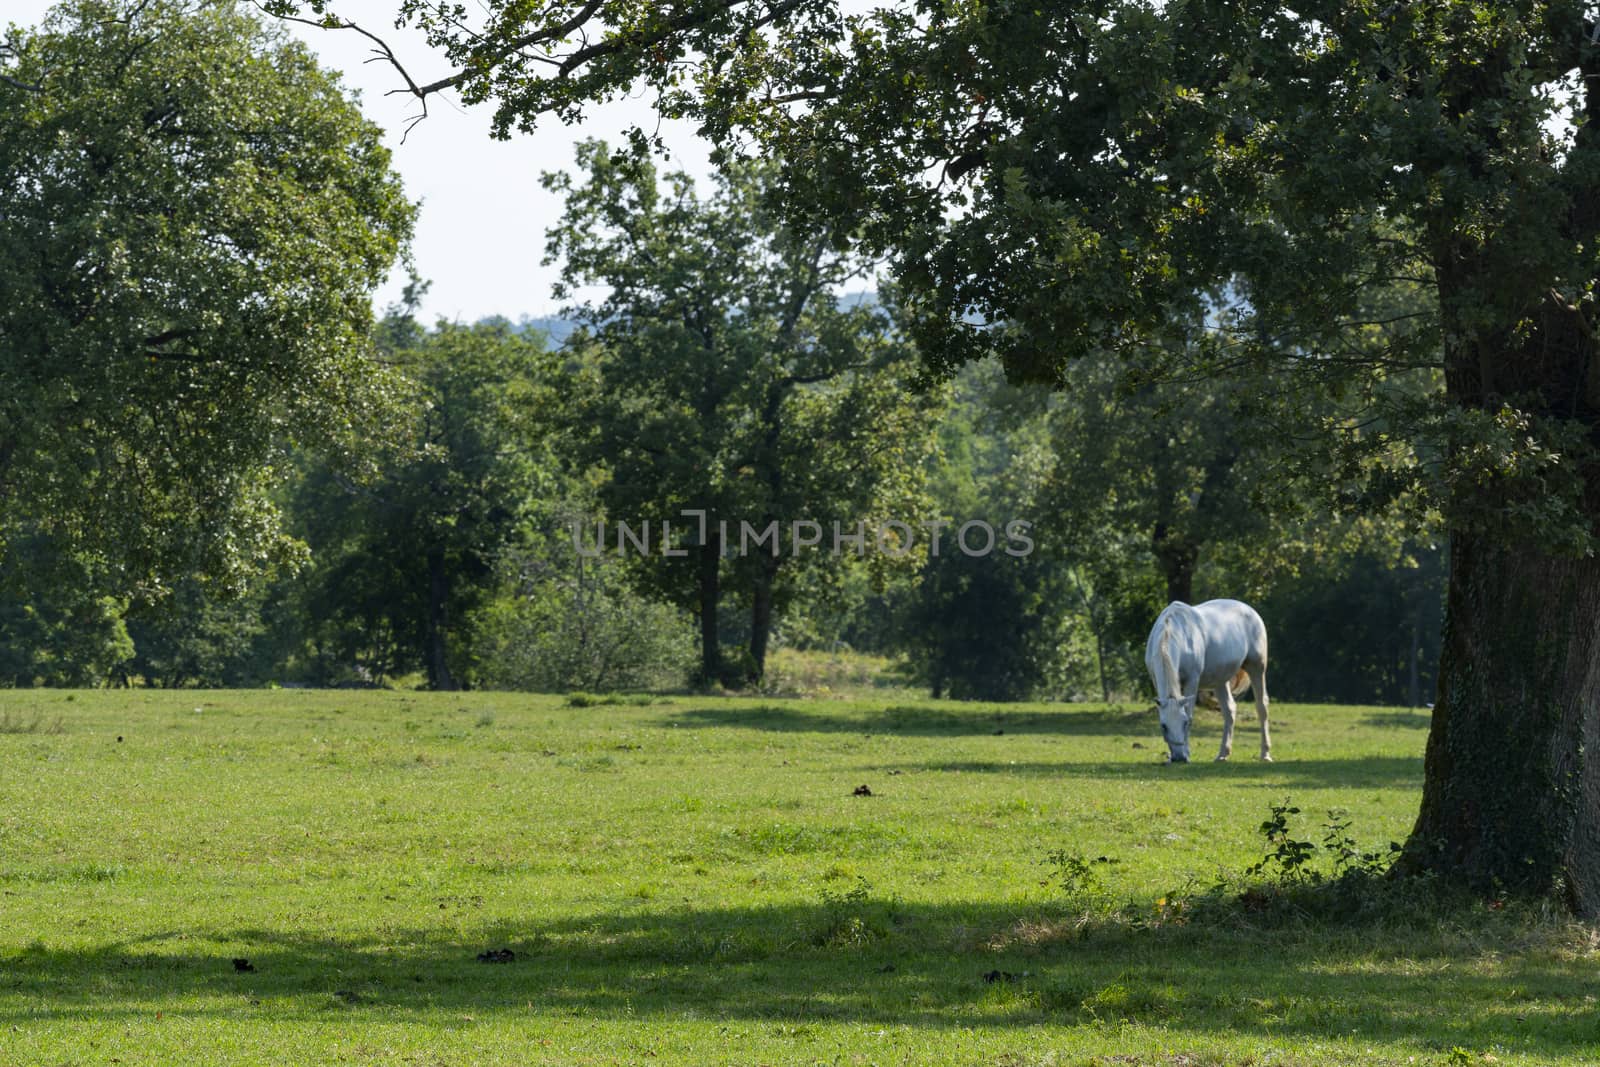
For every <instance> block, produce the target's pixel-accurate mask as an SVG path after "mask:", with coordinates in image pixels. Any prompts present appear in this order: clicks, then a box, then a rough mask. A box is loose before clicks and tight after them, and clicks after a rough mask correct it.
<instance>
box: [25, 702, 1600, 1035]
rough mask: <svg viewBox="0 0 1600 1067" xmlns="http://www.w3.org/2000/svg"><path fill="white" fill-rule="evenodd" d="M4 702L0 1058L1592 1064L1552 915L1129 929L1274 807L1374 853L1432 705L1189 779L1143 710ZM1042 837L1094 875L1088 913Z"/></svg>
mask: <svg viewBox="0 0 1600 1067" xmlns="http://www.w3.org/2000/svg"><path fill="white" fill-rule="evenodd" d="M0 714H8V715H11V716H14V717H16V720H17V721H33V720H34V719H36V718H37V719H38V720H39V721H42V722H46V723H48V722H52V721H54V720H56V719H57V718H59V719H60V722H61V731H60V732H59V733H45V732H42V731H41V732H21V733H7V734H3V735H0V760H3V766H4V767H5V778H4V782H5V785H4V788H3V791H0V1062H17V1063H35V1062H48V1063H54V1062H85V1063H88V1062H94V1063H104V1062H110V1061H111V1060H113V1059H118V1060H120V1061H121V1062H123V1063H162V1064H165V1063H174V1062H182V1061H184V1060H190V1061H194V1062H203V1063H261V1062H293V1063H322V1062H334V1061H336V1060H339V1059H341V1058H342V1059H343V1061H345V1062H351V1063H388V1062H395V1063H426V1064H434V1063H446V1064H458V1063H459V1064H482V1063H506V1064H512V1063H551V1064H556V1063H563V1064H564V1063H632V1062H638V1063H645V1062H650V1063H683V1064H699V1063H740V1064H750V1063H811V1062H826V1063H834V1062H839V1063H858V1062H859V1063H907V1062H909V1063H990V1064H1046V1063H1085V1062H1094V1061H1095V1058H1096V1057H1099V1062H1103V1063H1121V1064H1130V1063H1132V1064H1137V1063H1148V1064H1206V1063H1229V1064H1232V1063H1263V1064H1264V1063H1280V1064H1320V1063H1396V1064H1402V1063H1413V1062H1414V1063H1451V1062H1474V1063H1476V1062H1493V1061H1491V1060H1487V1059H1485V1058H1484V1057H1485V1056H1490V1057H1494V1060H1495V1061H1498V1062H1502V1063H1526V1064H1547V1063H1570V1064H1579V1063H1590V1062H1594V1061H1595V1060H1596V1059H1597V1058H1600V1014H1597V1012H1596V1004H1595V1000H1594V998H1595V996H1596V995H1597V994H1600V979H1597V977H1596V962H1597V960H1600V956H1597V954H1596V948H1595V944H1594V942H1593V941H1592V940H1591V935H1590V933H1589V931H1588V930H1586V929H1584V928H1580V927H1576V926H1573V925H1571V924H1567V923H1563V922H1559V921H1557V920H1554V919H1546V920H1539V919H1538V918H1537V917H1534V916H1530V915H1528V914H1526V913H1525V912H1517V911H1516V909H1514V908H1513V909H1507V910H1506V911H1504V912H1501V911H1491V910H1490V909H1488V908H1486V907H1485V908H1482V909H1472V910H1468V911H1463V912H1459V913H1458V912H1452V913H1450V914H1446V915H1441V916H1439V917H1438V918H1437V920H1436V921H1428V922H1421V923H1414V924H1412V925H1410V926H1406V927H1400V928H1397V927H1395V926H1393V925H1388V926H1384V927H1383V928H1381V929H1379V928H1338V927H1334V928H1328V927H1324V926H1318V925H1317V924H1314V923H1303V924H1288V925H1280V926H1276V927H1268V926H1262V925H1256V924H1252V923H1250V922H1248V921H1239V922H1227V923H1209V922H1208V923H1198V922H1191V923H1189V924H1187V925H1180V924H1175V923H1172V922H1160V921H1150V922H1144V921H1134V920H1136V919H1137V917H1138V916H1140V915H1143V914H1148V915H1150V916H1151V917H1152V920H1155V919H1156V918H1157V917H1159V915H1160V914H1161V910H1160V906H1159V905H1158V903H1157V902H1158V901H1160V900H1163V899H1165V898H1166V897H1167V896H1168V895H1169V894H1173V893H1174V891H1176V890H1178V889H1180V887H1182V886H1184V885H1185V884H1186V883H1190V882H1193V884H1199V885H1208V884H1210V883H1211V882H1214V881H1215V876H1216V872H1217V871H1219V870H1223V871H1228V872H1232V873H1233V874H1237V873H1238V872H1240V871H1242V870H1243V868H1244V867H1245V866H1247V865H1248V864H1249V863H1251V862H1253V861H1254V860H1256V859H1258V858H1259V857H1260V855H1261V851H1262V845H1261V839H1260V835H1259V833H1258V827H1259V824H1260V823H1261V821H1262V819H1263V817H1264V816H1265V815H1266V812H1267V806H1268V804H1269V803H1271V802H1273V801H1276V800H1279V799H1281V798H1282V797H1283V796H1284V795H1286V794H1287V795H1292V796H1293V798H1294V801H1295V803H1296V804H1297V805H1298V806H1299V807H1301V808H1302V809H1303V810H1304V812H1305V815H1304V816H1302V818H1303V819H1304V820H1305V823H1304V828H1305V830H1306V836H1308V837H1310V836H1315V834H1316V827H1317V823H1318V822H1319V821H1320V819H1321V818H1322V817H1323V814H1324V812H1325V811H1326V810H1327V809H1329V808H1334V807H1338V808H1343V809H1347V810H1348V811H1349V812H1350V813H1351V817H1352V819H1353V823H1354V828H1355V831H1356V833H1357V835H1358V836H1359V837H1360V838H1361V839H1362V840H1363V841H1365V842H1370V843H1371V844H1373V845H1380V844H1383V843H1385V842H1387V841H1389V840H1391V839H1396V838H1403V837H1404V835H1405V833H1406V831H1407V829H1408V828H1409V824H1410V821H1411V819H1412V818H1413V816H1414V814H1415V809H1416V804H1417V791H1418V787H1419V785H1420V781H1421V773H1422V767H1421V759H1420V756H1421V752H1422V746H1423V742H1424V738H1425V735H1426V730H1425V726H1426V717H1425V715H1423V714H1421V713H1412V712H1404V711H1394V710H1385V709H1365V708H1316V707H1305V706H1296V705H1280V706H1278V707H1277V708H1276V709H1275V721H1274V748H1275V752H1276V755H1277V758H1278V762H1276V763H1274V764H1260V763H1257V762H1255V761H1253V760H1250V759H1248V758H1241V757H1238V756H1236V758H1235V762H1232V763H1229V764H1222V765H1218V764H1211V763H1194V764H1190V765H1188V766H1184V767H1164V766H1162V765H1161V764H1160V762H1159V749H1160V746H1159V738H1158V737H1156V736H1155V726H1154V722H1153V717H1152V716H1151V715H1149V714H1148V713H1147V712H1145V711H1143V710H1135V709H1132V708H1129V709H1116V708H1109V709H1108V708H1104V707H1051V706H1042V705H1040V706H1033V705H1022V706H1005V707H988V706H974V705H960V704H949V703H937V704H935V703H927V702H908V701H907V700H906V699H905V698H903V697H894V698H884V699H879V700H876V701H872V700H865V699H851V700H819V701H782V700H775V699H769V700H732V699H709V698H692V697H675V698H672V700H671V702H670V703H656V704H651V705H643V706H641V705H634V704H603V705H597V706H589V707H573V706H570V705H569V703H568V701H567V700H565V699H564V698H560V697H527V696H513V695H505V694H462V695H451V694H417V693H362V692H327V693H311V692H272V693H268V692H231V693H197V692H176V693H157V692H133V693H77V694H58V693H41V692H13V693H8V694H3V695H0ZM1241 726H1242V728H1243V729H1242V733H1241V735H1240V737H1241V740H1240V742H1239V743H1238V745H1237V747H1236V751H1239V752H1240V753H1241V754H1248V752H1250V751H1251V750H1252V749H1253V747H1254V746H1253V744H1252V743H1250V734H1251V729H1252V727H1251V725H1250V724H1249V722H1248V716H1246V721H1245V722H1243V723H1242V724H1241ZM1200 730H1201V736H1200V738H1199V739H1198V740H1197V743H1196V750H1197V752H1200V751H1203V750H1204V748H1205V746H1206V745H1208V744H1210V745H1214V744H1215V737H1216V733H1217V730H1218V723H1217V722H1216V721H1215V717H1214V716H1213V717H1212V718H1210V719H1205V720H1203V722H1202V724H1201V727H1200ZM119 738H120V740H119ZM863 785H865V786H867V787H868V789H869V790H870V793H871V795H870V796H857V795H854V793H855V790H856V789H857V787H859V786H863ZM1056 849H1064V850H1069V851H1072V852H1075V853H1080V854H1082V855H1084V856H1089V857H1100V856H1104V857H1106V858H1107V859H1108V860H1112V859H1114V860H1115V861H1116V862H1115V863H1107V864H1104V865H1103V870H1104V872H1105V873H1104V875H1103V880H1104V883H1105V892H1106V893H1107V894H1108V895H1110V896H1113V897H1115V899H1116V901H1117V902H1118V908H1119V909H1120V910H1119V918H1118V919H1116V920H1115V921H1099V922H1088V921H1085V920H1084V917H1083V915H1082V914H1080V911H1079V910H1078V909H1077V908H1076V907H1075V905H1074V902H1072V901H1070V900H1069V899H1067V897H1066V895H1065V894H1064V893H1063V891H1062V890H1061V888H1060V887H1059V886H1058V885H1057V884H1054V883H1053V882H1052V880H1051V879H1052V873H1053V870H1052V867H1051V865H1050V864H1049V863H1048V862H1047V859H1046V856H1047V853H1049V852H1050V851H1052V850H1056ZM1130 917H1131V918H1130ZM498 949H510V950H511V951H512V952H513V953H514V954H515V957H516V958H515V959H514V960H512V961H511V962H480V961H479V959H478V956H479V954H480V953H484V952H487V951H489V950H498ZM235 959H239V960H245V961H248V965H249V967H251V968H253V969H252V970H239V969H236V967H235V965H234V963H233V961H234V960H235ZM991 979H992V980H991ZM1118 1056H1120V1057H1123V1058H1121V1059H1114V1058H1113V1057H1118ZM1463 1056H1465V1057H1467V1059H1465V1060H1463V1059H1462V1057H1463Z"/></svg>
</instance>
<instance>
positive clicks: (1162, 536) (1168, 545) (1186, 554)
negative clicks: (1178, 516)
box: [1150, 522, 1200, 604]
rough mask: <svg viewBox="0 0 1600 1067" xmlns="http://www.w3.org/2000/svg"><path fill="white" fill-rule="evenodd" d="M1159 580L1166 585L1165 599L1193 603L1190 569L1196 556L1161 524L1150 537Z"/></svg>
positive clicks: (1191, 569) (1188, 545)
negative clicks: (1159, 573)
mask: <svg viewBox="0 0 1600 1067" xmlns="http://www.w3.org/2000/svg"><path fill="white" fill-rule="evenodd" d="M1150 548H1151V551H1153V552H1154V553H1155V557H1156V564H1157V565H1158V566H1159V567H1160V568H1161V577H1162V578H1164V579H1165V580H1166V583H1167V599H1168V600H1169V601H1171V600H1178V601H1181V602H1183V603H1185V604H1193V603H1194V565H1195V561H1196V560H1197V559H1198V558H1199V556H1200V552H1199V550H1198V549H1197V548H1195V547H1194V546H1193V545H1191V544H1189V543H1188V542H1187V541H1185V540H1184V538H1183V535H1182V534H1181V533H1178V532H1177V531H1175V530H1173V529H1172V528H1171V527H1170V526H1168V525H1167V524H1166V523H1164V522H1158V523H1156V525H1155V529H1154V531H1153V532H1152V534H1151V537H1150Z"/></svg>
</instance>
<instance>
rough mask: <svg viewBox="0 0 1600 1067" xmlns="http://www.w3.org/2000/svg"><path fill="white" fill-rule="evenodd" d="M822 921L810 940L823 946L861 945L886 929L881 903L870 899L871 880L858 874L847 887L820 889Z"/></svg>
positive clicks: (878, 935)
mask: <svg viewBox="0 0 1600 1067" xmlns="http://www.w3.org/2000/svg"><path fill="white" fill-rule="evenodd" d="M821 895H822V924H821V926H820V927H819V928H818V929H817V931H816V932H815V933H813V934H812V936H811V943H812V944H814V945H817V946H819V947H824V948H841V947H843V948H860V947H861V946H862V945H865V944H867V943H868V942H871V941H875V940H877V939H878V938H880V937H883V936H885V935H886V934H887V933H888V925H887V923H885V922H884V921H883V918H884V917H883V915H882V911H883V909H882V907H881V906H880V905H878V904H876V903H875V902H874V901H873V899H872V883H871V882H869V881H867V880H866V879H865V878H863V877H861V876H860V875H857V876H856V884H855V885H853V886H851V887H850V888H849V889H846V890H842V891H841V890H837V889H831V888H828V887H826V886H824V887H823V889H822V894H821Z"/></svg>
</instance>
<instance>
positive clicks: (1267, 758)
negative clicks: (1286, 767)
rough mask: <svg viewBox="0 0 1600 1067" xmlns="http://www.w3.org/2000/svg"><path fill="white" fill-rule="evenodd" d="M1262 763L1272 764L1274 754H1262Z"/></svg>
mask: <svg viewBox="0 0 1600 1067" xmlns="http://www.w3.org/2000/svg"><path fill="white" fill-rule="evenodd" d="M1261 762H1262V763H1271V762H1272V753H1270V752H1263V753H1261Z"/></svg>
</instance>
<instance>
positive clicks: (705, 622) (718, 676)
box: [699, 521, 722, 685]
mask: <svg viewBox="0 0 1600 1067" xmlns="http://www.w3.org/2000/svg"><path fill="white" fill-rule="evenodd" d="M713 525H714V524H712V523H711V522H709V521H708V522H707V527H708V536H707V538H706V543H705V544H703V545H701V546H700V559H699V564H700V574H699V585H700V678H699V682H700V684H701V685H716V684H717V683H719V682H721V681H722V637H721V635H720V633H719V632H718V631H719V628H718V626H717V621H718V620H717V609H718V606H719V604H720V602H721V599H722V539H721V537H719V536H718V535H717V533H716V531H715V529H712V528H711V527H712V526H713Z"/></svg>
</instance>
